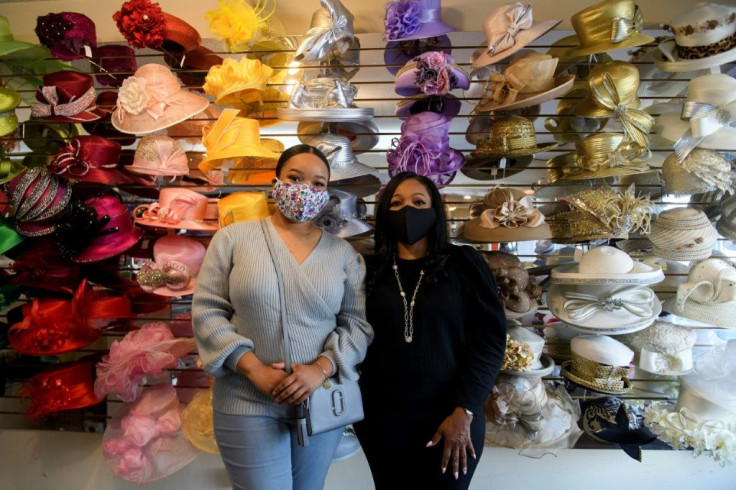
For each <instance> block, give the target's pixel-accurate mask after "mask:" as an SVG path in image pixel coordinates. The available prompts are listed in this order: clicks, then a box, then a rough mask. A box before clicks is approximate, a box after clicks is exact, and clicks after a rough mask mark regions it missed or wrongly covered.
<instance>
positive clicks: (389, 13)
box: [383, 0, 455, 41]
mask: <svg viewBox="0 0 736 490" xmlns="http://www.w3.org/2000/svg"><path fill="white" fill-rule="evenodd" d="M440 3H441V2H440V0H398V1H396V2H391V3H389V4H388V5H387V6H386V13H385V14H384V17H383V25H384V26H385V28H386V30H385V32H384V35H383V38H384V40H386V41H406V40H409V39H422V38H427V37H436V36H441V35H443V34H447V33H448V32H453V31H454V30H455V29H453V28H452V27H450V26H448V25H447V24H445V23H444V22H442V19H441V18H440V11H441V8H440V7H441V4H440Z"/></svg>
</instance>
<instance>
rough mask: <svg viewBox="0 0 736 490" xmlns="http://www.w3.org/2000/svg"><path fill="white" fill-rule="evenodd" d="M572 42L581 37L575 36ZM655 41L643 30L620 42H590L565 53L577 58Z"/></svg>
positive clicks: (569, 56) (566, 56)
mask: <svg viewBox="0 0 736 490" xmlns="http://www.w3.org/2000/svg"><path fill="white" fill-rule="evenodd" d="M571 41H572V42H576V43H578V44H579V43H580V38H579V37H578V36H575V38H574V39H572V40H571ZM652 42H654V38H653V37H652V36H649V35H647V34H642V33H641V32H635V33H633V34H632V35H631V36H629V37H627V38H626V39H624V40H623V41H621V42H620V43H615V44H614V43H612V42H610V41H605V42H602V43H595V44H589V45H587V46H578V47H575V48H570V49H569V50H567V51H566V52H565V54H564V56H565V59H570V58H577V57H578V56H586V55H589V54H598V53H607V52H609V51H618V50H619V49H624V48H633V47H634V46H641V45H642V44H649V43H652Z"/></svg>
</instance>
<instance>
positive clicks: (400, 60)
mask: <svg viewBox="0 0 736 490" xmlns="http://www.w3.org/2000/svg"><path fill="white" fill-rule="evenodd" d="M430 51H434V52H441V53H445V54H452V42H451V41H450V38H449V37H447V36H446V35H442V36H436V37H428V38H423V39H411V40H406V41H390V42H388V43H386V49H385V50H384V51H383V62H384V63H385V64H386V69H387V70H388V71H389V73H391V74H392V75H396V72H398V71H399V70H400V69H401V68H402V67H403V66H404V65H406V64H407V63H409V62H410V61H411V60H413V59H414V58H416V57H417V56H419V55H420V54H422V53H426V52H430Z"/></svg>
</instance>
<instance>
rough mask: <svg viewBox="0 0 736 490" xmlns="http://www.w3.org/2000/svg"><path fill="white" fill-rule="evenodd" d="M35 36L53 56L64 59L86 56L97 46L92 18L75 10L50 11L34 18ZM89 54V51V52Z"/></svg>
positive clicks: (76, 58)
mask: <svg viewBox="0 0 736 490" xmlns="http://www.w3.org/2000/svg"><path fill="white" fill-rule="evenodd" d="M35 32H36V36H38V40H39V41H40V42H41V44H42V45H43V46H46V47H47V48H49V50H50V51H51V55H52V56H54V58H59V59H60V60H64V61H72V60H78V59H80V58H85V57H88V56H89V54H87V53H88V52H90V51H91V48H96V47H97V31H96V29H95V23H94V22H92V19H90V18H89V17H87V16H86V15H84V14H80V13H77V12H60V13H58V14H53V13H50V14H48V15H44V16H41V17H38V18H37V19H36V30H35ZM90 54H91V53H90Z"/></svg>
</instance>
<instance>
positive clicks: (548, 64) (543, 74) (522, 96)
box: [476, 51, 575, 111]
mask: <svg viewBox="0 0 736 490" xmlns="http://www.w3.org/2000/svg"><path fill="white" fill-rule="evenodd" d="M558 61H559V59H558V58H554V57H552V56H550V55H548V54H544V53H539V52H537V51H530V52H526V53H523V54H521V55H520V56H518V57H516V58H515V59H514V60H512V61H511V63H510V64H509V65H508V66H507V67H506V68H505V69H504V71H503V74H501V73H497V72H493V73H491V74H490V75H489V77H488V81H487V82H486V86H485V89H484V93H483V95H482V97H481V100H480V102H478V105H477V107H476V110H477V111H500V110H511V109H519V108H522V107H529V106H533V105H536V104H541V103H542V102H546V101H548V100H552V99H555V98H557V97H560V96H562V95H564V94H566V93H567V92H568V91H569V90H570V89H571V88H572V86H573V82H574V81H575V75H563V76H559V77H555V76H554V73H555V68H556V67H557V62H558Z"/></svg>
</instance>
